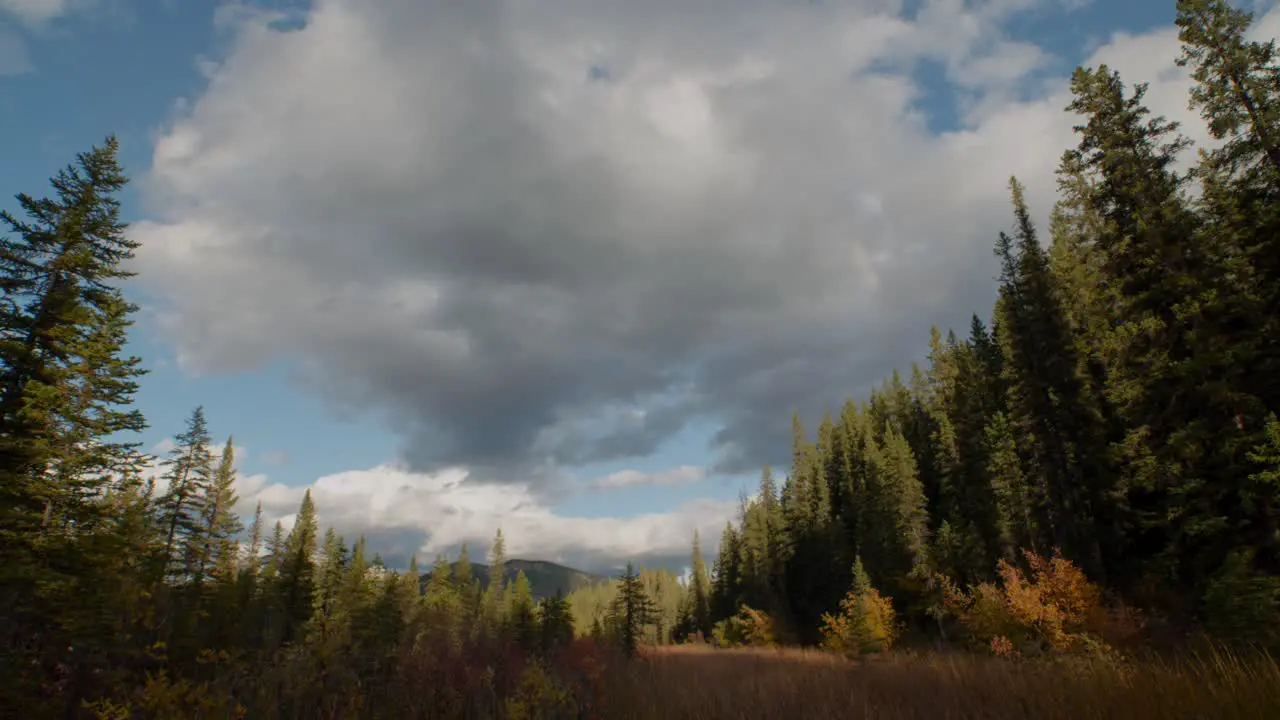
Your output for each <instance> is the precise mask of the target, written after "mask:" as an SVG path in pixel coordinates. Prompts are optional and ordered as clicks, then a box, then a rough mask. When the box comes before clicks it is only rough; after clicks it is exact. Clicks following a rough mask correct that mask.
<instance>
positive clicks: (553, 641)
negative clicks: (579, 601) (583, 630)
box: [537, 589, 574, 654]
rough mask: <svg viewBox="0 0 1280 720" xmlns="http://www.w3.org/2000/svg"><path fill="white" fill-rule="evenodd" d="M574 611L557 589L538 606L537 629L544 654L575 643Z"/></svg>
mask: <svg viewBox="0 0 1280 720" xmlns="http://www.w3.org/2000/svg"><path fill="white" fill-rule="evenodd" d="M573 624H574V620H573V610H572V608H571V607H570V606H569V601H568V600H567V599H566V598H565V597H564V595H563V594H562V593H561V592H560V591H559V590H558V589H557V590H556V594H555V595H553V596H551V597H549V598H547V599H546V600H543V601H542V603H541V604H539V605H538V616H537V628H538V632H539V639H540V642H541V647H542V652H543V653H544V654H549V653H551V652H553V651H554V650H556V649H557V648H562V647H565V646H566V645H568V644H569V643H570V642H572V641H573Z"/></svg>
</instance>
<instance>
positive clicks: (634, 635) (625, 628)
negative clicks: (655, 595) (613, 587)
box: [609, 563, 657, 657]
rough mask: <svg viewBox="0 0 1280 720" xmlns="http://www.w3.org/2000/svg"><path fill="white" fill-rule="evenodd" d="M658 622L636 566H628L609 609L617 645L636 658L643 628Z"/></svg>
mask: <svg viewBox="0 0 1280 720" xmlns="http://www.w3.org/2000/svg"><path fill="white" fill-rule="evenodd" d="M655 620H657V611H656V608H655V607H654V604H653V601H652V600H650V599H649V596H648V594H646V593H645V590H644V585H643V584H642V583H641V581H640V576H639V575H637V574H636V570H635V566H634V565H633V564H631V563H627V569H626V572H625V573H623V575H622V577H621V578H620V579H619V580H618V594H617V596H616V597H615V598H614V600H613V603H612V604H611V605H610V607H609V621H610V624H611V625H612V626H613V627H614V628H615V629H616V631H617V638H618V646H619V648H620V649H621V650H622V652H623V654H625V655H626V656H627V657H635V656H636V653H637V651H638V649H639V647H640V642H641V639H642V638H643V637H644V628H645V626H646V625H649V624H651V623H653V622H654V621H655Z"/></svg>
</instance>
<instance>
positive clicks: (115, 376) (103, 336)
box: [0, 137, 145, 549]
mask: <svg viewBox="0 0 1280 720" xmlns="http://www.w3.org/2000/svg"><path fill="white" fill-rule="evenodd" d="M117 151H118V143H117V142H116V140H115V138H114V137H108V138H107V140H106V142H104V143H103V144H102V145H101V146H96V147H94V148H93V149H92V150H90V151H89V152H85V153H81V154H79V155H78V156H77V158H76V162H75V164H73V165H70V166H68V167H66V168H65V169H63V170H62V171H60V172H59V173H58V174H57V175H56V176H55V177H54V178H53V179H52V180H51V183H52V185H53V188H54V191H55V194H54V196H53V197H52V198H41V199H37V198H34V197H32V196H30V195H27V194H25V193H24V194H19V195H18V196H17V199H18V203H19V205H20V206H21V207H22V210H23V212H24V213H25V214H26V216H27V218H28V219H27V220H20V219H19V218H17V217H15V216H14V215H12V214H11V213H9V212H8V211H2V212H0V222H3V223H4V225H6V226H8V228H9V229H10V230H11V231H12V232H13V233H15V235H16V236H17V237H16V238H9V237H3V236H0V288H2V289H3V291H4V292H3V299H2V300H0V488H2V489H0V493H2V494H0V508H4V514H3V515H0V521H2V523H3V524H0V528H3V529H4V532H5V533H6V536H5V543H4V544H5V546H6V547H9V548H12V549H17V548H20V547H22V546H23V544H25V543H26V542H27V541H28V540H29V539H30V538H32V537H35V536H36V534H37V533H38V530H39V529H41V528H47V527H49V526H50V525H51V524H52V523H53V522H54V520H55V517H54V516H55V513H56V512H57V511H58V509H59V508H58V507H57V506H58V505H59V504H60V503H61V504H70V505H75V504H82V503H83V500H84V499H85V498H86V497H87V496H93V495H95V494H96V493H97V492H98V491H99V489H101V488H104V487H105V484H106V483H107V482H108V481H109V479H110V476H111V475H112V473H113V472H115V471H117V470H118V469H119V467H120V466H122V465H125V466H127V465H129V464H130V462H131V460H132V457H133V454H134V453H133V450H134V449H135V448H136V447H137V445H136V443H121V442H118V441H112V440H110V439H109V438H111V437H112V436H113V435H115V434H116V433H120V432H124V431H138V430H141V429H142V428H143V427H144V426H145V423H144V421H143V419H142V415H141V414H140V413H139V412H137V411H136V410H130V409H127V408H126V406H127V405H128V403H129V402H130V400H131V399H132V396H133V393H134V392H135V391H136V389H137V383H136V379H137V378H138V377H139V376H140V375H141V374H142V372H143V371H142V370H140V369H139V368H138V364H139V363H140V360H138V359H137V358H127V357H122V356H121V350H122V346H123V344H124V339H125V338H124V333H125V331H126V329H127V328H128V326H129V325H130V320H129V316H130V315H131V314H132V313H133V312H134V311H135V310H136V307H135V306H133V305H131V304H129V303H128V302H126V301H125V300H124V298H123V296H122V295H121V292H120V290H119V289H118V288H116V287H114V286H113V285H112V284H111V283H112V281H117V280H122V279H125V278H128V277H130V276H131V275H132V273H130V272H128V271H127V270H125V269H124V267H123V265H124V263H125V262H126V261H127V260H129V259H130V258H132V257H133V251H134V249H136V248H137V243H136V242H133V241H132V240H130V239H128V238H127V237H126V235H125V230H126V225H125V224H124V223H122V222H121V221H120V202H119V200H118V199H117V197H116V196H117V194H118V193H119V192H120V191H121V190H122V189H123V188H124V186H125V185H126V183H127V182H128V179H127V178H126V177H125V175H124V173H123V171H122V170H121V168H120V166H119V164H118V162H117V160H116V153H117ZM50 470H55V471H54V472H49V471H50ZM67 483H72V485H71V486H68V485H67Z"/></svg>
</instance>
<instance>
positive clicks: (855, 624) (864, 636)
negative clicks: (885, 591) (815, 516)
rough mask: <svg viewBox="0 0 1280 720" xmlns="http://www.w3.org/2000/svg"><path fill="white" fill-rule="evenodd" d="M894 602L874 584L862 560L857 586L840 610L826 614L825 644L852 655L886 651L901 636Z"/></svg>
mask: <svg viewBox="0 0 1280 720" xmlns="http://www.w3.org/2000/svg"><path fill="white" fill-rule="evenodd" d="M898 633H899V630H898V626H897V620H896V616H895V614H894V611H893V603H892V602H891V601H890V600H889V598H887V597H883V596H881V595H880V593H879V591H877V590H876V589H875V588H874V587H872V586H871V580H870V578H869V577H868V576H867V573H866V571H865V570H864V569H863V567H862V561H861V560H858V561H857V563H855V564H854V567H853V587H852V588H851V589H850V590H849V594H848V595H846V596H845V598H844V600H842V601H841V602H840V613H839V614H838V615H832V614H830V613H824V614H823V616H822V647H823V648H825V649H827V650H832V651H835V652H839V653H843V654H845V655H848V656H854V655H863V654H867V653H879V652H885V651H887V650H889V649H890V648H891V647H893V644H894V642H895V641H896V640H897V638H898Z"/></svg>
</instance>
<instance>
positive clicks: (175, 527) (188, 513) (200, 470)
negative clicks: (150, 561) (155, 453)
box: [156, 407, 213, 580]
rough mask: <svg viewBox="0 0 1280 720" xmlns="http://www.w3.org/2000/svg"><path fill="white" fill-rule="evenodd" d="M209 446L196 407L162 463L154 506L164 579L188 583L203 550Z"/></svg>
mask: <svg viewBox="0 0 1280 720" xmlns="http://www.w3.org/2000/svg"><path fill="white" fill-rule="evenodd" d="M209 442H210V438H209V427H208V424H207V423H206V421H205V418H204V408H203V407H197V408H196V409H195V410H193V411H192V412H191V417H190V418H188V419H187V429H186V430H185V431H183V432H182V433H180V434H178V435H176V436H175V437H174V447H173V449H172V450H171V451H170V452H169V458H168V459H167V460H165V461H164V463H163V467H164V468H165V472H164V475H163V476H162V479H163V480H164V481H165V482H166V484H167V489H166V490H165V494H164V496H163V497H161V498H160V501H159V502H158V503H157V506H156V514H157V518H158V520H159V523H160V525H161V527H163V528H164V534H165V535H164V548H163V551H162V555H161V558H160V560H161V567H162V569H163V572H164V576H165V577H168V578H173V579H181V580H186V579H190V578H191V576H192V570H193V569H194V564H195V562H196V561H197V560H198V555H199V553H198V549H199V548H202V547H203V546H204V543H203V541H202V538H201V535H200V533H201V529H202V528H201V523H200V517H201V515H202V514H203V513H204V506H205V500H206V494H207V492H208V490H209V487H210V485H211V483H212V480H213V477H212V476H213V467H212V463H213V459H212V456H211V455H210V453H209Z"/></svg>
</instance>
